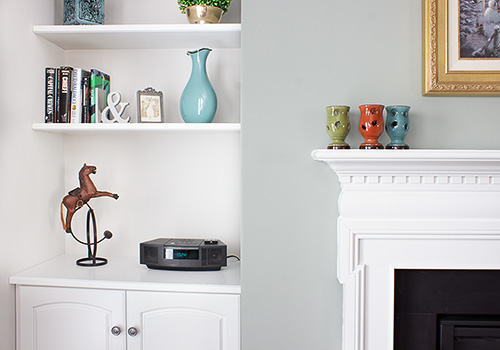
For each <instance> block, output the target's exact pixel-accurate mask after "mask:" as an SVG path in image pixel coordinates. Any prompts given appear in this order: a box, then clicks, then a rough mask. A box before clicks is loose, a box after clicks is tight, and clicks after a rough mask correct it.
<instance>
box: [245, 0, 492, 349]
mask: <svg viewBox="0 0 500 350" xmlns="http://www.w3.org/2000/svg"><path fill="white" fill-rule="evenodd" d="M421 18H422V17H421V1H400V0H388V1H368V0H360V1H330V0H319V1H315V2H314V4H313V3H305V2H303V1H298V0H288V1H286V2H285V1H263V0H252V1H244V2H243V7H242V22H243V34H242V42H243V50H242V74H243V76H242V86H243V88H242V110H243V114H242V123H243V125H242V130H243V131H242V164H243V168H242V175H243V177H242V183H243V184H242V191H243V216H242V256H243V262H242V291H243V294H242V344H243V350H252V349H259V350H275V349H287V350H303V349H322V350H323V349H341V325H342V315H341V308H342V307H341V303H342V289H341V286H340V285H339V284H338V282H337V281H336V277H335V273H336V261H335V259H336V254H335V251H336V217H337V215H338V212H337V197H338V194H339V185H338V183H337V180H336V178H335V175H334V174H333V173H332V172H331V170H329V169H328V167H327V165H325V164H322V163H317V162H314V161H313V160H312V159H311V157H310V152H311V151H312V150H313V149H316V148H324V147H326V145H327V144H328V143H329V138H328V135H327V134H326V132H325V124H326V111H325V106H327V105H332V104H347V105H350V106H351V107H352V108H351V111H352V113H351V122H352V124H353V129H352V131H351V135H349V136H348V142H349V143H351V146H353V148H357V147H358V146H359V144H360V143H361V141H362V138H361V136H360V135H359V132H358V131H357V128H356V127H355V126H356V125H357V123H358V122H359V109H358V105H360V104H365V103H381V104H384V105H389V104H408V105H411V106H412V109H411V112H410V118H411V131H410V135H409V136H408V137H407V142H408V143H409V144H410V146H412V147H413V148H472V149H498V148H500V138H499V137H498V130H499V129H500V128H499V127H500V118H499V117H500V111H499V107H498V106H499V98H498V97H423V96H422V95H421V73H422V70H421V62H422V61H421V60H422V58H421V57H422V50H421V28H422V25H421ZM381 140H382V141H383V142H384V143H387V142H388V138H387V136H385V135H384V137H383V138H381ZM359 205H360V206H368V205H377V204H376V203H360V204H359ZM387 210H390V208H387ZM368 273H369V272H368Z"/></svg>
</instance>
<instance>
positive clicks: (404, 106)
mask: <svg viewBox="0 0 500 350" xmlns="http://www.w3.org/2000/svg"><path fill="white" fill-rule="evenodd" d="M385 108H386V109H387V108H407V109H410V108H411V106H408V105H391V106H386V107H385Z"/></svg>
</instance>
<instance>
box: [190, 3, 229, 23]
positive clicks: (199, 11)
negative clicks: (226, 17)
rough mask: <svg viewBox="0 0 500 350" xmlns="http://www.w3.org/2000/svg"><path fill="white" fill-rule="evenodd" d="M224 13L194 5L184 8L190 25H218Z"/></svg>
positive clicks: (217, 9) (212, 7) (220, 10)
mask: <svg viewBox="0 0 500 350" xmlns="http://www.w3.org/2000/svg"><path fill="white" fill-rule="evenodd" d="M223 13H224V11H223V10H222V9H220V8H218V7H214V6H203V5H195V6H190V7H186V15H187V19H188V21H189V23H191V24H205V23H219V22H220V19H221V18H222V14H223Z"/></svg>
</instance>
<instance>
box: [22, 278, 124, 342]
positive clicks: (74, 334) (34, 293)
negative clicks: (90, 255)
mask: <svg viewBox="0 0 500 350" xmlns="http://www.w3.org/2000/svg"><path fill="white" fill-rule="evenodd" d="M17 288H18V289H17V298H18V299H17V315H18V320H17V322H18V334H17V343H18V346H17V349H18V350H69V349H71V350H89V349H92V350H124V349H125V342H126V336H125V332H122V334H119V335H113V334H112V333H111V329H112V328H113V327H114V326H117V327H120V329H121V330H122V331H123V330H124V329H125V324H124V323H125V315H124V313H125V311H124V310H125V292H123V291H113V290H93V289H76V288H52V287H30V286H20V287H17Z"/></svg>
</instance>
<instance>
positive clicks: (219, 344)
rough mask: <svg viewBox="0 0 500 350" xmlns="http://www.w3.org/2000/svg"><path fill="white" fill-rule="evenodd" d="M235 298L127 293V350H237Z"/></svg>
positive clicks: (232, 296)
mask: <svg viewBox="0 0 500 350" xmlns="http://www.w3.org/2000/svg"><path fill="white" fill-rule="evenodd" d="M238 310H239V296H236V295H221V294H203V293H161V292H127V326H128V327H129V329H130V328H135V329H137V331H138V333H137V335H136V336H135V337H129V339H128V349H129V350H130V349H137V350H139V349H140V350H155V349H172V350H189V349H196V350H222V349H238V348H239V327H238V325H239V321H238V320H239V311H238Z"/></svg>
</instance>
